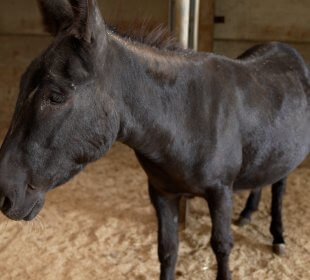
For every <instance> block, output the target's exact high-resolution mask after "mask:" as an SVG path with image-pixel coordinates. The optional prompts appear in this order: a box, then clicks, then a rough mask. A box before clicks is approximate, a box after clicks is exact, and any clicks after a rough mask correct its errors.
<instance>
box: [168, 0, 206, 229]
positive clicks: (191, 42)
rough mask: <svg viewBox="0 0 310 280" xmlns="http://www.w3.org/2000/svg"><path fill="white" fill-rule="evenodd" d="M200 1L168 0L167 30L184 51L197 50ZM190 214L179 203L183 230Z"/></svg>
mask: <svg viewBox="0 0 310 280" xmlns="http://www.w3.org/2000/svg"><path fill="white" fill-rule="evenodd" d="M199 6H200V0H170V2H169V12H170V16H169V28H170V31H171V32H172V33H173V34H174V35H175V36H176V38H177V39H178V41H179V42H180V44H181V46H182V47H183V48H184V49H187V48H191V49H194V50H197V48H198V31H199ZM189 214H190V204H189V202H188V200H187V199H186V198H182V199H181V202H180V211H179V223H180V224H181V226H182V227H183V228H185V227H186V223H187V222H186V221H187V220H188V218H187V217H188V216H189Z"/></svg>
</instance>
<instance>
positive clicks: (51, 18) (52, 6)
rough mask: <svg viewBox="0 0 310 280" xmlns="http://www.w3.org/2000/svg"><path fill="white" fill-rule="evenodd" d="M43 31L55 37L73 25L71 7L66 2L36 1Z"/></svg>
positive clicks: (59, 0)
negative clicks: (43, 27)
mask: <svg viewBox="0 0 310 280" xmlns="http://www.w3.org/2000/svg"><path fill="white" fill-rule="evenodd" d="M38 4H39V7H40V10H41V14H42V18H43V24H44V26H45V29H46V30H47V31H48V32H49V33H51V34H52V35H53V36H56V35H57V34H58V33H59V32H60V31H61V30H63V29H65V28H68V27H70V26H71V25H72V23H73V10H72V5H71V3H70V2H69V1H68V0H38Z"/></svg>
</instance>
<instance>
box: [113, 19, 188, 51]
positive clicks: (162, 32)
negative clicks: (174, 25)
mask: <svg viewBox="0 0 310 280" xmlns="http://www.w3.org/2000/svg"><path fill="white" fill-rule="evenodd" d="M108 29H109V30H110V31H112V32H113V33H116V34H117V35H119V36H121V37H122V38H125V39H129V40H131V41H134V42H138V43H140V44H143V45H147V46H149V47H152V48H157V49H159V50H169V51H176V52H189V51H192V50H189V49H184V48H183V47H182V46H181V44H180V43H179V42H178V41H177V39H176V38H175V37H174V36H173V34H172V33H171V32H170V31H169V30H168V28H167V27H165V26H164V25H162V24H160V25H157V26H156V27H150V26H148V25H146V24H142V25H141V26H138V27H135V28H133V29H131V30H130V31H129V32H128V31H124V30H122V29H121V28H120V27H118V26H114V25H109V26H108Z"/></svg>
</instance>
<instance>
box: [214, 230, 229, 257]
mask: <svg viewBox="0 0 310 280" xmlns="http://www.w3.org/2000/svg"><path fill="white" fill-rule="evenodd" d="M233 246H234V240H233V238H232V236H231V235H229V236H227V237H222V238H218V237H211V247H212V249H213V251H214V253H215V254H216V255H222V256H228V255H229V254H230V252H231V250H232V248H233Z"/></svg>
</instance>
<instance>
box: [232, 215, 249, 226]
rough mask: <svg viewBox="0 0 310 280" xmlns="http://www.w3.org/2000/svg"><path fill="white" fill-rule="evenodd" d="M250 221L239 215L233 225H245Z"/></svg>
mask: <svg viewBox="0 0 310 280" xmlns="http://www.w3.org/2000/svg"><path fill="white" fill-rule="evenodd" d="M250 223H251V220H250V219H249V218H246V217H239V219H238V220H236V221H235V225H236V226H239V227H243V226H246V225H248V224H250Z"/></svg>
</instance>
